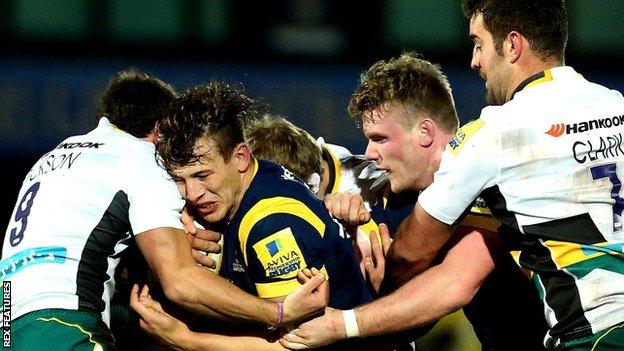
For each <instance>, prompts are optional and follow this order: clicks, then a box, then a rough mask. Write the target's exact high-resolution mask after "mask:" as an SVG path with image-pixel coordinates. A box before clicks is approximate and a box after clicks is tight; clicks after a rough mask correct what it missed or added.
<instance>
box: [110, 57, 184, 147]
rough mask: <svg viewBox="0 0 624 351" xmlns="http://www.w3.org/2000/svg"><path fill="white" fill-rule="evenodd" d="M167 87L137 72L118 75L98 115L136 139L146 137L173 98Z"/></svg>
mask: <svg viewBox="0 0 624 351" xmlns="http://www.w3.org/2000/svg"><path fill="white" fill-rule="evenodd" d="M175 96H176V93H175V91H174V90H173V88H171V86H170V85H169V84H166V83H165V82H163V81H162V80H160V79H157V78H154V77H150V76H149V75H147V74H145V73H141V72H139V71H137V70H136V69H128V70H125V71H122V72H119V73H117V75H115V77H114V78H113V79H112V80H111V82H110V84H109V85H108V88H107V89H106V92H105V93H104V96H102V99H101V102H100V108H99V113H100V115H103V116H106V117H107V118H108V119H109V120H110V122H111V123H112V124H114V125H115V126H117V128H119V129H121V130H123V131H125V132H127V133H129V134H132V135H133V136H135V137H137V138H144V137H147V136H149V134H150V133H152V132H153V131H154V127H155V126H156V122H157V121H158V120H159V119H161V118H162V116H163V113H164V110H165V109H166V108H167V107H168V106H169V104H170V103H171V102H172V101H173V99H175Z"/></svg>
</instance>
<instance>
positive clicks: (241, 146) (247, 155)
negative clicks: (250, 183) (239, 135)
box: [232, 142, 251, 173]
mask: <svg viewBox="0 0 624 351" xmlns="http://www.w3.org/2000/svg"><path fill="white" fill-rule="evenodd" d="M232 162H236V169H237V170H238V171H239V172H241V173H243V172H246V171H247V169H248V168H249V166H250V165H251V150H249V145H248V144H247V143H245V142H242V143H238V144H236V146H234V150H233V151H232Z"/></svg>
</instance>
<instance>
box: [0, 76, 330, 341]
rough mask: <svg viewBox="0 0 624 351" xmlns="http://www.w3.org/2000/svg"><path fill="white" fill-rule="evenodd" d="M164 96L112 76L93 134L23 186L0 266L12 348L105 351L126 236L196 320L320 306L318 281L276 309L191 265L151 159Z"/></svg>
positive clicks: (75, 141) (167, 92) (282, 315)
mask: <svg viewBox="0 0 624 351" xmlns="http://www.w3.org/2000/svg"><path fill="white" fill-rule="evenodd" d="M174 98H175V92H174V91H173V89H172V88H171V87H170V86H168V85H167V84H165V83H163V82H162V81H160V80H158V79H155V78H152V77H149V76H147V75H145V74H142V73H139V72H136V71H133V70H130V71H125V72H121V73H120V74H118V75H117V76H116V77H115V78H114V79H113V80H112V82H111V83H110V85H109V87H108V89H107V91H106V93H105V94H104V96H103V98H102V102H101V116H103V117H102V118H101V119H100V121H99V124H98V126H97V128H95V129H94V130H93V131H91V132H89V133H87V134H85V135H80V136H74V137H70V138H68V139H66V140H65V141H63V142H61V143H60V144H59V145H58V146H57V147H56V148H54V149H53V150H51V151H50V152H48V153H46V154H45V155H43V156H42V157H41V158H40V159H39V161H38V162H37V163H36V164H35V165H34V166H33V168H32V169H31V170H30V172H29V173H28V175H27V176H26V178H25V179H24V182H23V185H22V189H21V190H20V193H19V197H18V201H17V203H16V206H15V209H14V211H13V214H12V217H11V221H10V222H9V225H8V228H7V230H6V234H5V238H4V246H3V252H2V261H1V262H0V275H1V278H2V281H3V283H4V284H7V283H9V282H10V286H11V292H12V299H11V305H10V311H9V310H8V308H6V306H5V309H4V313H5V316H6V315H9V316H10V317H11V331H12V340H11V341H12V345H11V347H12V349H13V350H38V349H42V348H45V349H47V350H94V349H96V350H114V349H115V344H114V341H113V338H112V336H111V334H110V330H109V325H108V324H109V312H108V311H109V309H108V307H109V303H110V301H109V300H110V296H111V295H112V291H113V289H114V280H113V275H114V270H115V267H116V265H117V262H118V260H119V254H120V253H121V252H122V251H123V250H124V249H125V248H126V247H127V243H128V241H129V240H130V239H131V238H135V239H136V242H137V244H138V246H139V248H140V249H141V251H142V253H143V255H144V256H145V258H146V260H147V261H148V263H149V264H150V266H151V268H152V269H153V270H154V272H155V275H156V276H157V277H158V279H159V280H160V282H161V283H162V285H163V288H164V291H165V294H166V296H167V297H168V298H169V299H170V300H172V301H174V302H176V303H178V304H180V305H182V306H184V307H186V308H188V309H191V310H193V311H195V312H197V313H201V314H206V315H209V316H214V317H220V318H225V316H228V317H230V318H238V319H243V320H253V321H258V322H262V323H265V324H267V325H274V324H276V323H278V322H279V323H282V322H284V321H293V320H295V319H297V318H300V317H305V316H307V315H309V314H310V313H312V312H314V311H316V310H318V309H319V308H322V307H323V306H324V305H325V301H324V298H323V296H322V294H320V293H318V292H315V293H312V291H313V290H314V288H315V287H316V286H318V285H319V284H322V279H321V278H317V279H314V280H312V281H311V283H310V285H308V286H306V287H305V289H302V290H300V291H298V293H297V294H294V295H292V297H289V298H287V299H286V300H285V302H284V304H283V305H281V304H280V305H278V304H276V303H273V302H270V301H266V300H262V299H258V298H257V297H255V296H252V295H249V294H246V293H244V292H243V291H241V290H240V289H238V288H236V287H235V286H234V285H232V284H230V283H228V282H227V281H225V280H224V279H222V278H221V277H219V276H217V275H215V274H212V273H210V272H208V271H207V270H205V269H202V268H201V267H199V266H198V265H197V264H195V262H194V260H193V258H192V257H191V255H190V252H191V251H190V250H191V248H190V246H189V243H188V241H187V240H186V238H185V235H184V232H183V231H182V230H181V229H180V228H181V224H180V216H179V211H180V210H181V208H182V205H183V201H182V200H181V198H180V195H179V193H178V191H177V189H176V187H175V184H174V183H173V182H172V181H171V179H170V178H169V177H168V175H167V174H166V173H165V172H164V171H163V170H162V169H161V168H160V167H158V165H157V163H156V160H155V157H154V151H155V150H154V145H153V142H154V141H155V140H156V134H155V133H154V128H155V125H156V121H157V120H158V119H159V118H161V116H162V113H163V111H164V108H165V107H167V106H168V104H169V103H170V102H171V101H172V100H173V99H174ZM304 290H305V291H304ZM5 302H6V301H5Z"/></svg>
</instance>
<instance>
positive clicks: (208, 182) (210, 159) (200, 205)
mask: <svg viewBox="0 0 624 351" xmlns="http://www.w3.org/2000/svg"><path fill="white" fill-rule="evenodd" d="M241 145H242V146H241ZM239 147H244V148H246V144H244V143H241V144H239V145H238V146H237V147H236V148H235V149H234V151H232V154H230V155H227V156H226V157H227V160H226V159H224V157H223V156H222V155H221V153H220V152H219V149H218V147H217V145H216V143H215V142H214V141H213V140H212V139H205V138H201V139H200V140H199V141H198V142H197V143H196V144H195V153H196V154H197V155H203V156H201V158H200V159H199V161H197V162H195V163H193V164H190V165H188V166H186V167H183V168H179V169H176V170H175V171H174V173H175V175H174V180H175V182H176V184H177V186H178V190H179V191H180V194H182V196H183V197H184V198H185V199H186V201H187V202H188V203H189V204H190V205H191V206H193V207H194V208H195V210H196V211H197V213H198V214H199V215H200V216H202V217H203V218H204V220H206V221H207V222H208V223H217V222H221V221H222V220H226V221H229V220H230V219H232V217H233V216H234V213H235V212H236V210H237V209H238V206H239V204H240V200H241V199H242V195H243V191H244V189H243V183H244V181H243V179H244V175H245V172H244V171H245V170H246V169H247V167H241V162H240V155H239V154H237V150H238V148H239ZM243 161H245V160H243ZM246 161H247V164H246V165H245V166H248V165H249V160H248V159H247V160H246Z"/></svg>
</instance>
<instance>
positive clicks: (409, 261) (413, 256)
mask: <svg viewBox="0 0 624 351" xmlns="http://www.w3.org/2000/svg"><path fill="white" fill-rule="evenodd" d="M437 254H438V252H437V250H414V249H412V248H409V247H407V246H406V245H401V244H400V243H397V245H395V247H394V252H393V255H392V261H393V263H394V264H395V265H396V266H397V267H400V268H401V269H402V270H406V271H411V272H413V273H414V274H418V273H421V272H423V271H424V270H425V269H427V268H429V266H431V262H433V260H434V259H435V258H436V256H437Z"/></svg>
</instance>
